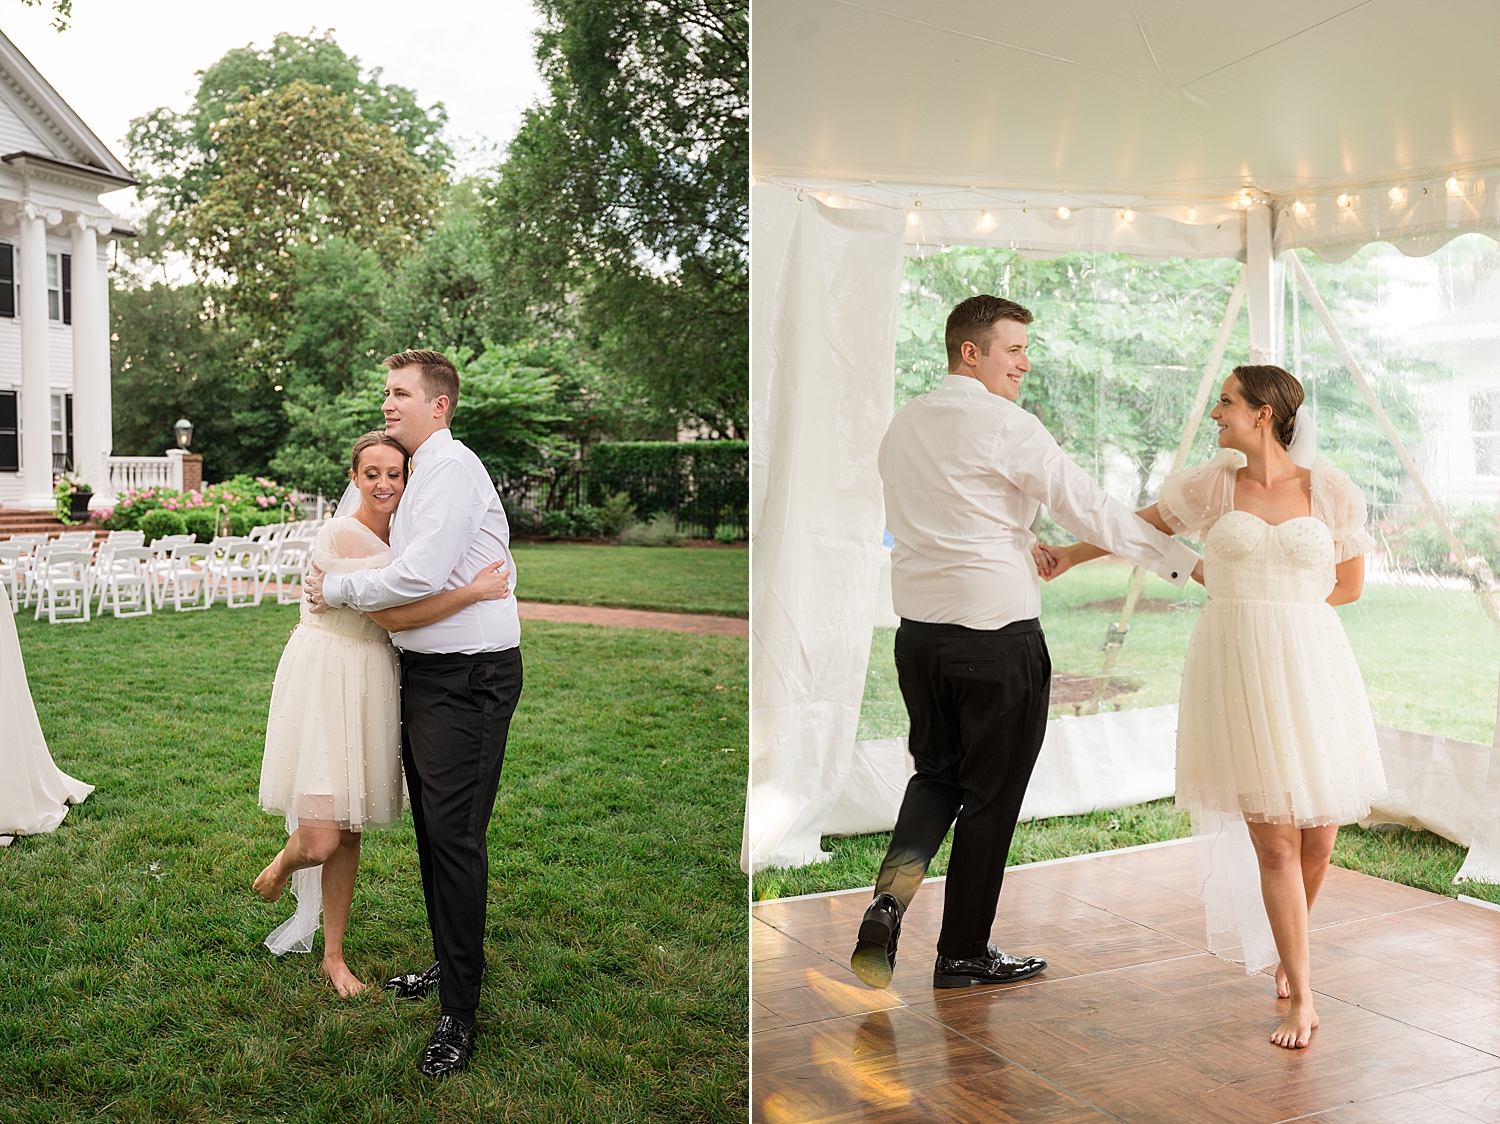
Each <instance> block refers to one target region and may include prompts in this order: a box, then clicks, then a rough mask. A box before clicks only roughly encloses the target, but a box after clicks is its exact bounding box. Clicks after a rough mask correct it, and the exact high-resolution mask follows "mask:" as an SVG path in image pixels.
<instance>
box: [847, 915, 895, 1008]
mask: <svg viewBox="0 0 1500 1124" xmlns="http://www.w3.org/2000/svg"><path fill="white" fill-rule="evenodd" d="M900 936H901V906H900V905H899V904H898V903H897V901H896V899H895V898H894V897H892V896H891V895H890V894H881V895H880V896H879V897H877V898H876V899H875V900H874V901H873V902H871V903H870V908H869V909H867V910H865V917H864V920H863V921H861V922H860V923H859V940H858V941H857V942H856V943H855V945H854V954H853V955H852V956H850V957H849V967H850V968H852V969H853V970H854V974H855V975H856V976H858V977H859V978H860V980H861V982H863V983H866V984H868V985H869V986H870V987H881V988H884V987H890V986H891V971H892V970H893V969H894V968H895V966H896V941H897V939H898V938H899V937H900Z"/></svg>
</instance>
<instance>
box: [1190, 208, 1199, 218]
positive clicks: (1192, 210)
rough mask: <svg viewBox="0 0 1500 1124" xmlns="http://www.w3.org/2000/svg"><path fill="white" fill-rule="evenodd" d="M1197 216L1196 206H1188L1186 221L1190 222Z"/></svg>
mask: <svg viewBox="0 0 1500 1124" xmlns="http://www.w3.org/2000/svg"><path fill="white" fill-rule="evenodd" d="M1197 217H1198V208H1197V207H1189V208H1188V222H1192V221H1193V220H1194V219H1195V218H1197Z"/></svg>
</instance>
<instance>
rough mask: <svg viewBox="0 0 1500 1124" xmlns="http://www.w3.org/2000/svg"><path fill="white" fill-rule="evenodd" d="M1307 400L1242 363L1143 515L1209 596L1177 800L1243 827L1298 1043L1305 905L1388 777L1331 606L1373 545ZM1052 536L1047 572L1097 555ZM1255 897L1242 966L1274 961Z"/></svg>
mask: <svg viewBox="0 0 1500 1124" xmlns="http://www.w3.org/2000/svg"><path fill="white" fill-rule="evenodd" d="M1302 401H1303V393H1302V385H1301V384H1300V383H1299V382H1298V381H1297V380H1296V379H1295V378H1293V377H1292V376H1291V375H1289V374H1288V373H1287V372H1286V371H1284V370H1282V369H1281V368H1280V367H1271V366H1251V367H1236V368H1235V369H1234V372H1233V373H1232V374H1231V375H1230V376H1229V378H1227V379H1225V380H1224V386H1223V389H1222V392H1221V393H1220V395H1219V402H1218V405H1217V406H1216V407H1215V409H1214V410H1213V412H1212V414H1211V415H1210V416H1211V417H1212V418H1213V419H1214V421H1215V422H1217V423H1218V426H1219V446H1220V448H1221V449H1222V450H1223V451H1222V452H1220V453H1219V454H1218V455H1217V456H1215V457H1214V458H1213V459H1212V460H1210V461H1209V462H1208V463H1206V464H1203V465H1199V466H1197V467H1196V468H1189V469H1185V470H1183V471H1181V472H1177V473H1173V474H1172V475H1171V476H1169V477H1167V479H1166V481H1165V482H1164V483H1163V484H1162V488H1161V495H1160V498H1159V499H1158V501H1157V502H1156V504H1155V505H1153V506H1152V507H1149V508H1147V509H1146V510H1145V511H1142V512H1141V513H1140V514H1141V516H1142V518H1144V519H1145V520H1146V521H1147V522H1149V523H1152V524H1154V525H1155V526H1156V527H1158V528H1159V529H1161V530H1163V531H1166V532H1169V533H1171V534H1191V535H1194V536H1199V537H1201V538H1202V539H1203V544H1204V548H1203V559H1204V560H1203V573H1202V581H1203V582H1204V585H1205V586H1206V588H1207V591H1208V603H1207V604H1206V605H1205V606H1204V609H1203V612H1202V614H1201V615H1200V616H1199V618H1198V622H1197V624H1196V625H1195V627H1194V628H1193V634H1192V637H1191V639H1190V640H1189V641H1188V651H1187V659H1186V662H1185V664H1184V666H1183V673H1182V694H1181V699H1180V703H1179V706H1178V717H1177V803H1178V805H1179V806H1183V807H1187V808H1190V809H1191V810H1192V812H1193V820H1194V835H1195V836H1198V837H1200V839H1201V838H1204V837H1206V836H1208V835H1210V834H1216V831H1217V829H1216V826H1206V825H1219V824H1223V825H1225V826H1224V828H1223V831H1225V832H1226V833H1227V832H1230V831H1234V830H1237V829H1238V828H1239V823H1240V822H1241V821H1242V822H1243V823H1244V825H1245V827H1246V828H1248V829H1249V838H1250V842H1251V843H1252V844H1253V845H1254V849H1255V850H1254V854H1255V861H1256V864H1257V865H1258V866H1259V874H1260V891H1261V893H1260V897H1261V899H1262V901H1263V903H1264V913H1265V916H1266V917H1268V918H1269V921H1270V930H1271V936H1272V937H1273V938H1274V940H1275V946H1276V951H1277V952H1278V953H1279V954H1280V956H1281V963H1280V965H1279V966H1278V967H1277V970H1276V994H1277V996H1278V997H1279V998H1281V999H1289V1000H1290V1003H1289V1004H1288V1008H1287V1013H1286V1017H1285V1018H1284V1019H1283V1020H1282V1022H1281V1024H1280V1025H1279V1026H1277V1028H1276V1029H1275V1031H1274V1032H1273V1033H1272V1034H1271V1041H1272V1042H1274V1043H1275V1044H1276V1045H1278V1046H1284V1047H1287V1048H1289V1049H1295V1048H1300V1047H1303V1046H1306V1045H1307V1044H1308V1041H1309V1040H1310V1038H1311V1036H1312V1032H1313V1028H1315V1027H1316V1026H1317V1025H1318V1016H1317V1012H1316V1011H1314V1009H1313V995H1312V983H1311V979H1310V972H1311V967H1310V962H1309V953H1308V937H1307V914H1308V910H1310V909H1311V908H1312V904H1313V901H1314V899H1315V898H1316V897H1317V896H1318V890H1319V888H1320V887H1321V886H1322V884H1323V876H1324V874H1325V873H1326V872H1327V870H1328V860H1329V857H1330V855H1331V854H1332V853H1333V845H1334V841H1335V839H1336V837H1337V835H1338V829H1339V825H1340V824H1347V823H1353V822H1354V821H1355V820H1357V819H1360V818H1362V817H1363V816H1365V815H1366V814H1368V812H1369V810H1370V801H1371V799H1372V798H1374V797H1376V796H1379V795H1380V793H1381V792H1382V791H1383V790H1384V788H1385V774H1384V772H1383V770H1382V768H1381V764H1380V751H1379V748H1378V747H1377V745H1376V742H1375V725H1374V720H1373V719H1372V717H1371V715H1370V704H1369V700H1368V698H1367V697H1366V695H1365V687H1364V682H1363V680H1362V679H1361V678H1360V673H1359V666H1358V664H1356V663H1355V660H1354V653H1353V651H1352V649H1351V648H1350V647H1349V641H1348V638H1347V637H1346V636H1345V635H1344V629H1343V625H1342V624H1341V623H1340V621H1339V618H1338V615H1337V614H1336V613H1334V611H1333V608H1332V606H1334V605H1347V604H1349V603H1350V602H1352V601H1354V600H1355V599H1357V598H1358V597H1359V595H1360V591H1361V589H1362V587H1363V585H1364V557H1363V556H1364V555H1365V554H1366V553H1367V552H1368V551H1370V550H1371V549H1372V548H1373V547H1374V541H1373V540H1372V539H1371V538H1370V536H1369V534H1368V533H1367V532H1366V531H1365V529H1364V524H1365V502H1364V497H1363V496H1362V495H1361V494H1360V492H1359V489H1358V488H1356V487H1355V485H1354V482H1353V481H1351V480H1350V479H1349V477H1348V476H1347V475H1345V474H1344V473H1343V472H1341V471H1339V470H1338V469H1336V468H1334V467H1333V466H1332V465H1330V464H1329V463H1328V462H1327V461H1324V460H1322V459H1314V458H1312V457H1311V455H1310V450H1308V452H1307V454H1306V455H1297V454H1298V453H1299V452H1300V449H1299V447H1300V446H1303V445H1308V444H1310V441H1309V440H1307V438H1309V437H1310V421H1309V419H1308V418H1307V411H1306V409H1305V408H1302ZM1294 441H1295V444H1294ZM1045 549H1046V550H1047V551H1048V552H1049V553H1051V554H1053V556H1054V557H1056V559H1057V565H1056V567H1054V568H1053V570H1052V571H1051V573H1049V574H1047V576H1048V577H1049V578H1050V577H1055V576H1056V575H1057V574H1060V573H1062V572H1063V571H1064V570H1066V569H1068V568H1069V567H1071V566H1073V565H1076V564H1077V563H1079V562H1083V561H1086V560H1087V559H1090V558H1098V557H1100V556H1101V555H1102V554H1104V553H1105V552H1104V551H1102V550H1100V549H1098V548H1097V547H1093V546H1089V545H1088V544H1086V543H1079V544H1077V545H1075V546H1072V547H1067V548H1057V547H1048V548H1045ZM1195 576H1197V575H1195ZM1227 847H1229V848H1232V847H1233V844H1232V843H1229V844H1227ZM1226 857H1230V858H1232V852H1225V853H1223V854H1221V855H1220V856H1219V858H1220V860H1222V859H1224V858H1226ZM1223 865H1224V864H1223V862H1222V861H1219V862H1217V863H1216V866H1217V867H1218V868H1219V869H1220V870H1222V869H1223ZM1245 869H1246V873H1247V874H1248V873H1249V871H1250V870H1251V869H1253V868H1251V866H1250V864H1249V862H1248V860H1247V862H1246V863H1245ZM1214 877H1215V875H1210V876H1209V880H1210V881H1212V879H1213V878H1214ZM1251 877H1253V875H1252V876H1251ZM1241 881H1246V880H1241ZM1244 888H1245V887H1243V886H1240V887H1235V886H1230V887H1229V889H1228V893H1229V895H1231V896H1232V895H1233V892H1234V890H1235V889H1244ZM1205 901H1206V902H1207V903H1208V904H1209V907H1210V925H1209V928H1210V939H1212V938H1213V936H1214V934H1215V932H1216V931H1220V932H1222V931H1223V930H1224V929H1227V928H1229V927H1231V926H1232V925H1233V922H1226V923H1225V924H1224V925H1221V926H1219V927H1218V929H1217V930H1216V926H1215V924H1214V917H1213V912H1214V897H1213V895H1212V894H1210V893H1209V892H1205ZM1251 910H1253V906H1252V907H1251ZM1251 910H1241V921H1240V923H1239V926H1238V927H1239V928H1240V930H1241V934H1240V941H1241V943H1242V944H1243V946H1244V949H1245V961H1246V968H1247V970H1253V969H1257V968H1260V967H1264V966H1266V964H1268V963H1269V962H1270V961H1271V960H1272V959H1273V958H1272V957H1271V956H1269V955H1267V956H1265V957H1264V958H1263V959H1262V961H1261V963H1259V964H1257V963H1255V959H1256V957H1255V955H1254V952H1253V948H1252V946H1253V945H1254V943H1255V942H1254V937H1255V933H1254V930H1255V929H1256V928H1260V929H1261V930H1262V931H1263V930H1264V924H1265V921H1264V919H1263V918H1261V917H1257V916H1254V915H1253V914H1252V912H1251Z"/></svg>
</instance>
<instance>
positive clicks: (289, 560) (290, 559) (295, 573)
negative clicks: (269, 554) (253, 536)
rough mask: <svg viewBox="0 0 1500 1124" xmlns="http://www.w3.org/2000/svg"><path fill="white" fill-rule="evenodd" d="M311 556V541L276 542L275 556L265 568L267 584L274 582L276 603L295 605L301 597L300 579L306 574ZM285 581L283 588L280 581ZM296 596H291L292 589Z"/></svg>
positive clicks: (291, 540)
mask: <svg viewBox="0 0 1500 1124" xmlns="http://www.w3.org/2000/svg"><path fill="white" fill-rule="evenodd" d="M311 558H312V543H310V542H304V541H302V540H300V539H287V540H284V541H283V542H281V543H279V544H278V549H277V551H276V557H275V559H273V560H272V562H271V564H270V566H269V567H268V568H267V577H266V581H267V584H269V582H270V581H271V580H272V579H274V580H275V582H276V604H278V605H295V604H297V602H298V601H300V600H301V598H302V590H301V588H300V587H301V585H302V579H303V578H305V577H306V576H307V567H308V562H309V561H310V560H311ZM283 582H285V583H286V588H285V590H283V589H282V583H283ZM294 589H295V590H297V596H296V597H293V596H292V590H294Z"/></svg>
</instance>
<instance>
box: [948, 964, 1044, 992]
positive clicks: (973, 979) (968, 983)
mask: <svg viewBox="0 0 1500 1124" xmlns="http://www.w3.org/2000/svg"><path fill="white" fill-rule="evenodd" d="M1046 970H1047V965H1045V964H1043V965H1042V966H1041V967H1040V968H1031V969H1028V970H1027V971H1024V972H1017V973H1016V974H1015V975H1013V976H1008V977H1006V978H1005V979H1003V980H995V979H991V978H990V977H988V976H950V975H945V974H943V973H940V972H934V973H932V986H933V987H973V986H974V985H975V984H1008V983H1016V982H1017V981H1018V980H1029V979H1031V977H1032V976H1035V975H1037V974H1038V973H1041V972H1045V971H1046Z"/></svg>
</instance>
